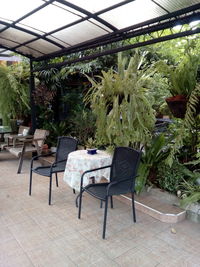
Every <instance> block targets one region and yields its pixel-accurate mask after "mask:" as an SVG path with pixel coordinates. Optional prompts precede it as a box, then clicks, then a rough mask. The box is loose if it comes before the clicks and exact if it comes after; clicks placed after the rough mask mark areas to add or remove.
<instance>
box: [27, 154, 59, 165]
mask: <svg viewBox="0 0 200 267" xmlns="http://www.w3.org/2000/svg"><path fill="white" fill-rule="evenodd" d="M55 153H56V152H51V153H48V154H43V155H37V156H34V157H32V159H31V168H32V167H33V161H34V160H36V159H39V158H42V157H48V156H51V155H53V154H55Z"/></svg>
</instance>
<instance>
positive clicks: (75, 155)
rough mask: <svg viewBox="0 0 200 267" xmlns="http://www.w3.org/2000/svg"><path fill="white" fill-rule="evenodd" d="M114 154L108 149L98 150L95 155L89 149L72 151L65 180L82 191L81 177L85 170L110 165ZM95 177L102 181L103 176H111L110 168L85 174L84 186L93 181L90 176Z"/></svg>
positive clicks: (96, 179)
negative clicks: (107, 150) (88, 151)
mask: <svg viewBox="0 0 200 267" xmlns="http://www.w3.org/2000/svg"><path fill="white" fill-rule="evenodd" d="M111 162H112V155H111V154H109V153H108V152H106V151H101V150H97V153H96V154H94V155H91V154H88V153H87V150H77V151H74V152H71V153H70V154H69V156H68V159H67V164H66V167H65V172H64V177H63V180H64V181H65V182H66V183H67V184H68V185H69V186H71V187H72V188H73V189H75V190H77V191H80V179H81V175H82V173H83V172H85V171H87V170H90V169H95V168H99V167H103V166H106V165H110V164H111ZM92 176H94V177H95V182H100V180H101V178H102V177H104V178H107V179H109V178H110V168H106V169H102V170H98V171H95V172H90V173H89V174H86V175H85V176H84V180H83V186H86V185H87V184H89V183H90V182H91V179H90V177H92Z"/></svg>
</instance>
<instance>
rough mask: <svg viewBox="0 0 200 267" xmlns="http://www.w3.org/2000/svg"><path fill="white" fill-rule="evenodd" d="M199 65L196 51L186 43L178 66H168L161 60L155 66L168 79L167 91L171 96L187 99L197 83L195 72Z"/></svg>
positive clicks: (199, 59) (199, 58) (199, 60)
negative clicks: (182, 96)
mask: <svg viewBox="0 0 200 267" xmlns="http://www.w3.org/2000/svg"><path fill="white" fill-rule="evenodd" d="M199 63H200V57H199V54H198V50H195V49H194V47H193V45H192V44H190V43H188V44H187V45H186V47H185V51H184V55H183V56H182V58H181V60H180V61H179V62H178V64H174V65H169V64H168V63H167V62H166V61H164V60H162V61H159V62H157V63H156V64H155V66H156V68H157V70H158V71H159V72H161V73H162V74H164V75H165V76H166V77H167V78H168V79H169V91H170V93H171V94H172V96H176V95H184V96H186V97H189V96H190V94H191V93H192V91H193V89H194V88H195V86H196V83H197V71H198V66H199Z"/></svg>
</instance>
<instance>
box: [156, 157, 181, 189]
mask: <svg viewBox="0 0 200 267" xmlns="http://www.w3.org/2000/svg"><path fill="white" fill-rule="evenodd" d="M183 169H184V166H183V165H182V164H180V163H178V162H177V161H174V162H173V164H172V166H171V168H170V167H169V165H166V164H164V163H162V164H159V166H158V172H157V179H158V184H159V186H160V188H162V189H164V190H167V191H169V192H171V193H176V192H177V190H178V189H179V186H180V183H181V181H183V178H184V176H185V172H184V171H183Z"/></svg>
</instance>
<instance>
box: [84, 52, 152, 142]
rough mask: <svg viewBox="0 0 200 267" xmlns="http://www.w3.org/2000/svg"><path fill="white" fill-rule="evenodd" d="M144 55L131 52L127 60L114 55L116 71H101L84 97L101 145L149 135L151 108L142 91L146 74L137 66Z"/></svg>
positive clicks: (137, 139)
mask: <svg viewBox="0 0 200 267" xmlns="http://www.w3.org/2000/svg"><path fill="white" fill-rule="evenodd" d="M143 60H144V58H143V57H142V56H141V55H139V53H135V55H134V56H133V57H132V58H131V59H130V61H129V62H127V59H126V58H122V55H121V54H119V57H118V71H114V70H113V69H110V70H109V71H107V72H105V71H102V76H96V80H95V79H92V78H90V77H88V79H89V81H90V82H91V84H92V87H91V89H90V90H89V91H88V94H87V95H86V97H85V101H86V102H87V103H88V102H89V103H91V108H92V110H93V112H94V114H95V115H96V118H97V120H96V127H97V131H96V138H97V142H98V143H99V144H101V145H111V146H113V145H118V146H120V145H125V146H135V145H136V143H137V144H138V143H142V144H146V143H148V142H149V140H150V139H151V130H152V128H153V126H154V123H155V116H154V111H153V109H152V107H151V104H150V103H149V101H148V99H147V98H146V96H145V94H144V92H145V89H146V86H147V82H148V81H150V80H151V78H150V74H147V72H146V71H145V70H140V67H141V65H142V62H143Z"/></svg>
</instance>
